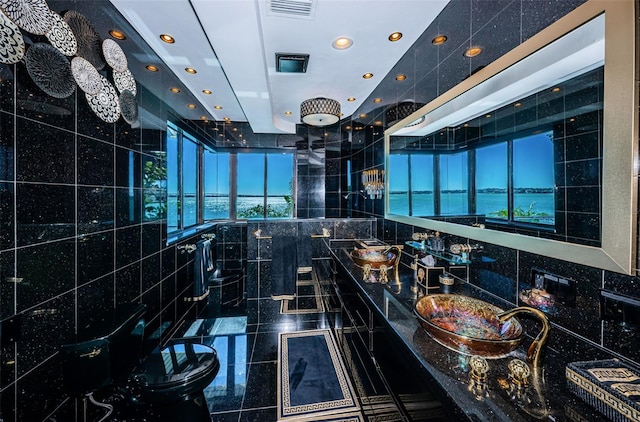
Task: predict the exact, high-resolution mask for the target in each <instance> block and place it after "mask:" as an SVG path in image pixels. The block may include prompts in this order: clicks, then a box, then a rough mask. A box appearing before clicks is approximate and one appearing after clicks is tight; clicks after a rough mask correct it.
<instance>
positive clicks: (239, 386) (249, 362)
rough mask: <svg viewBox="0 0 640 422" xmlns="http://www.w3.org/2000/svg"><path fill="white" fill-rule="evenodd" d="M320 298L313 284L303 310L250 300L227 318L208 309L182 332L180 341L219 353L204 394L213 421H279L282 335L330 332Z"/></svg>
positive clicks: (305, 291)
mask: <svg viewBox="0 0 640 422" xmlns="http://www.w3.org/2000/svg"><path fill="white" fill-rule="evenodd" d="M300 293H302V294H300ZM317 293H318V291H317V289H314V286H313V285H309V286H305V287H303V288H302V289H301V290H299V296H298V304H300V307H299V309H298V307H297V306H296V303H294V301H291V302H290V303H288V304H285V306H284V308H283V306H282V303H281V301H275V300H272V299H256V300H249V301H248V302H247V303H246V304H243V305H242V306H240V307H238V308H231V309H227V310H225V311H222V315H209V314H208V310H207V309H205V310H204V311H203V313H201V315H200V317H201V318H200V319H198V320H197V321H195V322H193V323H191V324H186V325H185V327H184V330H181V331H179V332H178V334H177V335H176V336H175V338H190V339H191V340H192V341H193V339H194V338H197V339H198V340H197V341H199V342H202V343H204V344H208V345H212V346H213V347H214V348H215V349H216V351H217V352H218V358H219V359H220V361H221V362H220V364H221V365H220V366H221V367H220V371H219V373H218V375H217V376H216V378H215V380H214V382H213V383H212V384H211V385H209V387H207V388H206V389H205V391H204V392H205V396H206V398H207V404H208V406H209V409H210V412H211V418H212V420H213V421H216V422H217V421H220V422H227V421H234V422H239V421H260V422H263V421H275V420H276V419H277V417H276V415H277V408H276V404H277V402H276V400H277V397H276V396H277V385H276V382H277V379H278V376H277V366H278V334H279V333H281V332H295V331H301V330H312V329H317V328H327V326H328V323H327V320H326V314H325V313H324V312H323V309H322V302H321V301H318V300H319V298H318V300H316V296H317ZM318 308H319V309H318ZM296 311H297V312H296Z"/></svg>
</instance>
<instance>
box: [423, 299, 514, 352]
mask: <svg viewBox="0 0 640 422" xmlns="http://www.w3.org/2000/svg"><path fill="white" fill-rule="evenodd" d="M414 312H415V314H416V316H417V317H418V321H419V322H420V325H422V327H423V328H424V329H425V330H426V331H427V333H429V335H430V336H431V337H432V338H433V339H434V340H436V341H437V342H438V343H440V344H442V345H443V346H445V347H448V348H449V349H451V350H454V351H456V352H459V353H463V354H467V355H478V356H483V357H487V358H500V357H504V356H505V355H507V354H509V353H510V352H512V351H513V350H514V349H515V348H517V347H518V346H519V345H520V343H521V342H522V337H523V333H522V325H520V322H519V321H518V320H517V319H516V318H513V317H511V318H503V319H505V320H504V321H503V320H501V319H500V317H499V316H501V315H502V314H504V311H503V310H502V309H500V308H498V307H497V306H494V305H492V304H490V303H487V302H484V301H482V300H479V299H475V298H472V297H468V296H462V295H453V294H434V295H428V296H423V297H422V298H420V299H419V300H418V301H417V302H416V304H415V306H414Z"/></svg>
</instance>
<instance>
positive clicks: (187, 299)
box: [184, 289, 209, 302]
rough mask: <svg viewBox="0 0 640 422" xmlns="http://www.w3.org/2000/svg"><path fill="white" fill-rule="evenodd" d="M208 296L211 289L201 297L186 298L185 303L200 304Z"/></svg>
mask: <svg viewBox="0 0 640 422" xmlns="http://www.w3.org/2000/svg"><path fill="white" fill-rule="evenodd" d="M207 296H209V289H207V290H206V291H205V292H204V293H203V294H201V295H200V296H190V297H185V298H184V301H185V302H199V301H201V300H204V299H206V298H207Z"/></svg>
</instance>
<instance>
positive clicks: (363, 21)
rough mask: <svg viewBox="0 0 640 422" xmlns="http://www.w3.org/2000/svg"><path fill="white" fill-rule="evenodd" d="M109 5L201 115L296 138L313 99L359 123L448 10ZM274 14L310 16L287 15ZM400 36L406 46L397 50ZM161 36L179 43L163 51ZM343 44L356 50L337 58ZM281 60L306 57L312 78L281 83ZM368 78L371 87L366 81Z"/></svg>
mask: <svg viewBox="0 0 640 422" xmlns="http://www.w3.org/2000/svg"><path fill="white" fill-rule="evenodd" d="M110 1H111V3H112V4H113V5H114V6H115V7H116V8H117V9H118V10H119V12H120V13H121V14H122V15H123V17H124V18H125V19H126V20H127V21H128V22H129V23H130V24H131V25H132V26H133V28H135V30H136V31H137V32H138V33H139V34H140V36H141V37H142V38H143V39H144V40H145V41H146V42H147V43H148V44H149V46H150V47H151V48H152V49H153V50H154V52H155V53H156V54H157V55H158V56H159V57H160V59H161V60H162V61H163V62H164V64H165V65H166V67H168V68H169V69H170V70H171V71H172V72H173V73H174V74H175V75H176V76H177V77H178V78H179V79H180V81H181V82H182V83H183V84H184V86H185V87H187V88H188V89H189V90H190V91H191V92H192V93H193V95H194V96H195V97H196V98H197V99H198V101H199V102H200V104H201V105H202V107H204V108H205V109H206V110H204V111H202V110H197V112H198V114H199V115H202V116H206V117H207V118H208V119H213V120H218V121H221V120H223V119H224V118H225V117H228V118H229V119H230V120H231V121H234V122H248V123H249V124H250V125H251V128H252V130H253V132H255V133H295V125H296V124H297V123H300V103H301V102H302V101H304V100H306V99H309V98H315V97H328V98H333V99H335V100H338V101H339V102H340V103H341V106H342V113H343V115H344V116H349V115H351V114H353V113H354V112H355V111H356V110H357V109H358V107H359V106H360V105H361V104H362V102H363V101H365V100H366V99H367V97H369V95H370V94H371V92H372V91H373V90H374V88H375V87H376V86H377V85H378V84H379V83H380V82H381V81H382V80H383V78H384V77H385V76H386V75H387V73H388V72H389V71H390V70H391V69H392V67H393V66H394V65H395V64H396V63H397V62H398V60H400V58H401V57H402V56H403V55H404V54H405V52H406V51H407V50H408V49H409V47H411V45H412V44H413V43H414V42H415V41H416V39H417V38H418V37H419V36H420V35H421V34H422V33H423V32H424V31H425V29H426V28H427V27H428V26H429V25H430V24H431V22H432V21H433V20H434V19H435V17H436V16H437V15H438V14H439V13H440V11H441V10H442V9H443V8H444V6H445V5H446V4H447V3H448V1H449V0H270V1H268V0H110ZM272 6H292V7H306V8H308V9H309V10H310V13H309V15H308V16H294V15H291V14H283V13H278V12H275V11H274V9H272ZM394 31H400V32H402V34H403V38H402V39H401V40H400V41H398V42H395V43H392V42H390V41H389V40H388V36H389V34H391V33H392V32H394ZM164 33H166V34H170V35H172V36H173V37H174V38H175V40H176V42H175V43H174V44H166V43H164V42H162V41H161V40H160V38H159V36H160V34H164ZM339 36H346V37H349V38H351V39H352V40H353V46H352V47H351V48H349V49H347V50H336V49H334V48H333V47H332V42H333V41H334V40H335V39H336V38H338V37H339ZM278 52H283V53H302V54H309V55H310V59H309V65H308V68H307V72H306V73H303V74H295V73H277V72H276V71H275V53H278ZM185 67H193V68H195V69H196V70H197V71H198V73H197V74H195V75H191V74H188V73H186V72H185V71H184V68H185ZM366 72H371V73H373V74H374V76H373V78H371V79H368V80H367V79H364V78H363V77H362V75H363V74H364V73H366ZM169 88H170V87H169V86H167V87H166V89H167V91H168V89H169ZM203 89H209V90H211V91H212V92H213V94H211V95H205V94H203V93H202V90H203ZM172 95H181V94H172ZM163 97H165V96H163ZM349 97H355V98H356V101H353V102H348V101H347V98H349ZM165 98H166V97H165ZM216 105H220V106H222V107H223V108H222V109H221V110H217V109H215V108H214V106H216ZM177 111H178V112H180V111H181V110H177ZM286 111H290V112H292V114H291V115H285V112H286Z"/></svg>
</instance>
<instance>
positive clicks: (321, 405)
mask: <svg viewBox="0 0 640 422" xmlns="http://www.w3.org/2000/svg"><path fill="white" fill-rule="evenodd" d="M278 356H279V359H278V420H279V421H289V420H314V421H321V420H334V418H336V417H337V418H338V419H337V420H348V421H350V420H352V419H349V417H350V416H349V415H348V414H349V413H354V414H357V413H358V412H359V410H360V406H359V404H358V402H357V400H356V397H355V393H354V390H353V387H352V385H351V382H350V381H349V378H348V376H347V373H346V371H345V367H344V363H343V362H342V358H341V357H340V353H339V352H338V349H337V347H336V344H335V342H334V340H333V338H332V337H331V333H330V331H329V330H310V331H299V332H295V333H280V335H279V342H278ZM340 417H346V418H347V419H340ZM356 420H357V419H356Z"/></svg>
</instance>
